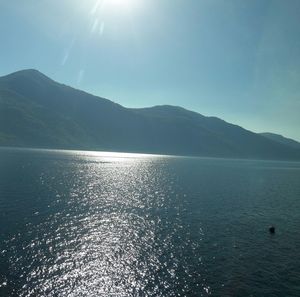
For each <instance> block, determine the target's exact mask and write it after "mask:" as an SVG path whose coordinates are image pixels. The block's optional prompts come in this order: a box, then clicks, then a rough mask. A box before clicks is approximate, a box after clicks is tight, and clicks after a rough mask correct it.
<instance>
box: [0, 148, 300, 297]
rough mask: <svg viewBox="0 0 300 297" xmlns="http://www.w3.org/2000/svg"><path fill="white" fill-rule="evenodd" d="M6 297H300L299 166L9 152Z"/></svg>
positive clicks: (0, 280) (2, 253) (0, 246)
mask: <svg viewBox="0 0 300 297" xmlns="http://www.w3.org/2000/svg"><path fill="white" fill-rule="evenodd" d="M270 226H274V227H275V234H271V233H270V232H269V227H270ZM0 296H1V297H2V296H18V297H19V296H20V297H22V296H24V297H25V296H26V297H27V296H28V297H29V296H51V297H52V296H53V297H54V296H58V297H61V296H62V297H64V296H68V297H83V296H86V297H99V296H100V297H101V296H105V297H106V296H107V297H110V296H114V297H127V296H158V297H159V296H161V297H175V296H195V297H198V296H216V297H219V296H222V297H226V296H228V297H229V296H237V297H247V296H253V297H283V296H284V297H293V296H295V297H299V296H300V163H297V162H279V161H259V160H238V159H236V160H232V159H213V158H196V157H174V156H173V157H172V156H159V155H142V154H128V153H108V152H88V151H62V150H38V149H13V148H1V149H0Z"/></svg>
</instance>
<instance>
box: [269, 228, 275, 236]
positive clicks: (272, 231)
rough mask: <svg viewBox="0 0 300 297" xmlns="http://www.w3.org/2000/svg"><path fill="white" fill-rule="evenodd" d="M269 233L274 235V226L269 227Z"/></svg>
mask: <svg viewBox="0 0 300 297" xmlns="http://www.w3.org/2000/svg"><path fill="white" fill-rule="evenodd" d="M269 231H270V233H271V234H274V233H275V227H274V226H271V227H269Z"/></svg>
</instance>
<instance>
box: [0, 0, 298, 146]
mask: <svg viewBox="0 0 300 297" xmlns="http://www.w3.org/2000/svg"><path fill="white" fill-rule="evenodd" d="M122 1H123V2H122ZM299 15H300V1H299V0H251V1H250V0H249V1H241V0H103V1H102V0H100V1H98V0H84V1H82V0H26V1H20V0H1V1H0V37H1V47H0V75H5V74H8V73H11V72H14V71H16V70H20V69H26V68H35V69H38V70H40V71H41V72H43V73H45V74H46V75H48V76H50V77H51V78H53V79H55V80H57V81H60V82H63V83H65V84H68V85H71V86H74V87H76V88H80V89H83V90H86V91H88V92H91V93H93V94H96V95H99V96H102V97H106V98H109V99H111V100H113V101H115V102H117V103H120V104H122V105H124V106H127V107H143V106H152V105H158V104H172V105H180V106H183V107H185V108H188V109H191V110H195V111H197V112H199V113H201V114H204V115H213V116H218V117H220V118H223V119H224V120H227V121H229V122H232V123H235V124H239V125H241V126H243V127H245V128H248V129H250V130H253V131H257V132H263V131H271V132H276V133H280V134H283V135H285V136H288V137H292V138H295V139H297V140H300V19H299Z"/></svg>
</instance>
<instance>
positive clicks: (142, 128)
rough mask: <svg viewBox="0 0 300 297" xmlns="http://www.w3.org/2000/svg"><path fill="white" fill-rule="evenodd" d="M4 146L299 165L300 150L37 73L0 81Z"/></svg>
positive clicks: (184, 112) (182, 111)
mask: <svg viewBox="0 0 300 297" xmlns="http://www.w3.org/2000/svg"><path fill="white" fill-rule="evenodd" d="M0 145H2V146H8V145H10V146H30V147H45V148H66V149H91V150H108V151H113V150H116V151H126V152H141V153H161V154H173V155H192V156H208V157H231V158H259V159H297V160H298V159H300V149H299V150H298V149H297V148H292V147H290V146H288V145H286V144H283V143H279V142H278V141H274V140H272V139H269V138H267V137H266V136H264V135H260V134H257V133H254V132H251V131H249V130H246V129H244V128H242V127H240V126H238V125H234V124H230V123H228V122H226V121H224V120H222V119H219V118H217V117H206V116H204V115H202V114H200V113H197V112H194V111H189V110H187V109H184V108H182V107H180V106H171V105H158V106H153V107H147V108H126V107H123V106H122V105H120V104H117V103H115V102H112V101H110V100H108V99H106V98H102V97H98V96H95V95H91V94H89V93H87V92H84V91H81V90H78V89H75V88H72V87H70V86H67V85H64V84H61V83H58V82H55V81H54V80H52V79H51V78H49V77H47V76H46V75H44V74H42V73H41V72H39V71H38V70H34V69H29V70H21V71H18V72H15V73H12V74H9V75H6V76H2V77H0Z"/></svg>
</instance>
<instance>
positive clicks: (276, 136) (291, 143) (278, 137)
mask: <svg viewBox="0 0 300 297" xmlns="http://www.w3.org/2000/svg"><path fill="white" fill-rule="evenodd" d="M260 135H263V136H265V137H267V138H268V139H271V140H273V141H276V142H279V143H282V144H285V145H288V146H290V147H293V148H295V149H300V142H298V141H296V140H294V139H291V138H287V137H284V136H282V135H279V134H274V133H269V132H265V133H260Z"/></svg>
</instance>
